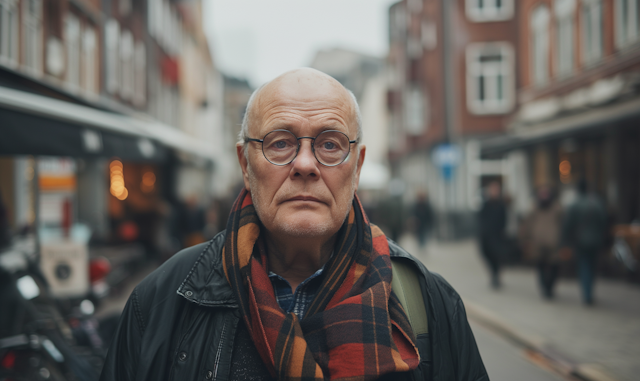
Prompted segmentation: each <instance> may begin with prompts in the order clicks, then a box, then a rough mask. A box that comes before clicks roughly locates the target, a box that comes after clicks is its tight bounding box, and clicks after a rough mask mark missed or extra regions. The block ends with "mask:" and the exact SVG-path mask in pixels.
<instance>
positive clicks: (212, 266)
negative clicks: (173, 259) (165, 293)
mask: <svg viewBox="0 0 640 381" xmlns="http://www.w3.org/2000/svg"><path fill="white" fill-rule="evenodd" d="M226 236H227V233H226V231H222V232H220V233H218V235H216V236H215V237H214V238H213V239H212V240H211V241H209V243H208V244H207V245H206V246H205V248H204V250H203V251H202V253H200V255H199V256H198V259H196V262H195V263H194V264H193V267H192V268H191V270H190V271H189V274H188V275H187V277H186V278H185V279H184V280H183V281H182V283H181V284H180V286H179V287H178V290H177V291H176V292H177V293H178V295H181V296H182V297H183V298H185V299H187V300H188V301H190V302H192V303H196V304H198V305H201V306H207V307H230V308H237V307H238V302H237V301H236V297H235V294H234V292H233V289H231V285H229V282H228V281H227V277H226V276H225V275H224V268H223V265H222V248H223V247H224V243H225V239H226ZM388 243H389V254H390V255H391V257H392V258H402V259H403V260H408V261H410V262H412V263H413V264H414V266H416V267H418V268H419V269H420V270H421V272H422V273H423V274H426V273H427V272H428V271H427V269H426V268H425V267H424V265H423V264H422V263H421V262H419V261H417V260H416V259H415V258H414V257H413V256H412V255H410V254H409V253H407V252H406V251H405V250H404V249H403V248H401V247H400V246H399V245H398V244H397V243H395V242H394V241H392V240H390V239H389V240H388Z"/></svg>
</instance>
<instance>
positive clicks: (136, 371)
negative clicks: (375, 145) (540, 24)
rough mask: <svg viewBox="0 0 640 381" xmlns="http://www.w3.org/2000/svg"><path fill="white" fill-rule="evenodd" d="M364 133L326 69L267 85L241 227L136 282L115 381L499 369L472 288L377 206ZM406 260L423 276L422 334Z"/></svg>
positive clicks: (246, 131) (443, 374) (113, 361)
mask: <svg viewBox="0 0 640 381" xmlns="http://www.w3.org/2000/svg"><path fill="white" fill-rule="evenodd" d="M361 139H362V131H361V126H360V117H359V110H358V105H357V103H356V101H355V98H354V97H353V95H352V94H351V93H350V92H349V91H347V90H346V89H345V88H344V87H343V86H342V85H341V84H340V83H338V82H337V81H336V80H334V79H333V78H331V77H329V76H327V75H325V74H323V73H320V72H318V71H316V70H312V69H299V70H294V71H292V72H288V73H285V74H283V75H282V76H280V77H278V78H276V79H274V80H273V81H271V82H269V83H268V84H266V85H264V86H262V87H261V88H260V89H258V90H257V91H256V92H255V93H254V94H253V96H252V97H251V99H250V101H249V105H248V106H247V113H246V116H245V120H244V123H243V126H242V133H241V141H240V142H239V143H238V145H237V153H238V159H239V161H240V165H241V167H242V174H243V179H244V185H245V189H243V190H242V192H241V193H240V195H239V196H238V198H237V200H236V202H235V204H234V206H233V209H232V211H231V214H230V216H229V220H228V223H227V230H226V232H222V233H220V234H218V235H217V236H216V237H215V238H213V240H211V242H209V243H206V244H201V245H198V246H194V247H191V248H188V249H185V250H183V251H181V252H180V253H178V254H176V255H175V256H174V257H172V258H171V259H170V260H168V261H167V262H166V263H165V264H164V265H162V266H161V267H160V268H159V269H158V270H156V271H155V272H154V273H152V274H151V275H149V276H148V277H147V278H146V279H145V280H144V281H142V282H141V283H140V284H139V285H138V286H137V287H136V289H135V290H134V291H133V293H132V294H131V297H130V298H129V302H128V303H127V306H126V307H125V310H124V312H123V315H122V320H121V322H120V325H119V327H118V329H117V332H116V334H115V337H114V340H113V343H112V345H111V349H110V350H109V354H108V356H107V359H106V363H105V367H104V370H103V372H102V377H101V379H102V380H105V381H106V380H140V381H142V380H154V381H156V380H211V379H213V380H275V379H278V380H280V379H281V380H329V379H330V380H376V379H385V380H487V379H488V377H487V375H486V371H485V369H484V366H483V364H482V360H481V359H480V355H479V353H478V349H477V347H476V343H475V340H474V338H473V334H472V333H471V330H470V328H469V324H468V322H467V319H466V315H465V311H464V307H463V304H462V301H461V300H460V298H459V296H458V295H457V294H456V292H455V291H454V290H453V289H452V288H451V286H449V285H448V284H447V283H446V282H445V281H444V280H443V279H442V278H440V277H439V276H437V275H435V274H431V273H429V272H428V271H427V269H426V268H425V267H424V266H423V265H422V264H421V263H419V262H418V261H416V260H415V259H414V258H413V257H412V256H411V255H409V254H408V253H406V252H405V251H404V250H402V249H401V248H400V247H398V246H397V245H396V244H395V243H393V241H388V240H387V239H386V237H385V236H384V234H383V233H382V232H381V231H380V229H378V228H377V227H376V226H374V225H371V224H370V223H369V221H368V219H367V217H366V215H365V214H364V212H363V210H362V205H361V204H360V202H359V200H358V198H357V197H356V196H355V192H356V190H357V188H358V178H359V175H360V169H361V168H362V163H363V161H364V157H365V147H364V146H363V145H362V144H361ZM391 257H393V258H397V259H399V260H402V261H405V263H406V264H407V265H408V266H409V267H410V268H412V269H413V271H415V272H416V273H417V274H419V276H418V278H419V284H420V287H419V288H420V290H419V291H416V292H418V293H419V295H421V296H419V297H421V298H422V299H423V300H424V302H425V303H424V304H425V306H426V316H424V318H425V319H426V322H428V323H427V324H428V330H427V331H426V332H421V333H420V334H418V335H417V336H416V335H415V334H414V331H413V329H412V325H411V324H410V322H409V317H408V315H407V313H405V310H404V308H403V307H402V304H401V302H400V301H399V299H398V297H397V296H396V293H395V292H393V291H392V290H391V282H392V266H391ZM394 260H395V259H394ZM416 288H417V287H416ZM421 301H422V300H421ZM424 310H425V309H423V311H424ZM414 325H415V323H414Z"/></svg>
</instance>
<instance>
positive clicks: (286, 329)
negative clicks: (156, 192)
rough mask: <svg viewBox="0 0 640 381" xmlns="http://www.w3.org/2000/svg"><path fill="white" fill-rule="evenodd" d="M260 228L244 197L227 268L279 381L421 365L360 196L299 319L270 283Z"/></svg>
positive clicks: (372, 375)
mask: <svg viewBox="0 0 640 381" xmlns="http://www.w3.org/2000/svg"><path fill="white" fill-rule="evenodd" d="M260 229H261V224H260V221H259V219H258V215H257V214H256V211H255V209H254V207H253V203H252V201H251V195H250V194H249V193H248V192H247V191H246V190H243V191H242V192H240V195H239V196H238V198H237V200H236V202H235V204H234V206H233V210H232V211H231V214H230V216H229V221H228V223H227V238H226V242H225V246H224V251H223V264H224V270H225V275H226V277H227V280H228V281H229V283H230V284H231V286H232V288H233V290H234V292H235V295H236V298H237V300H238V304H239V308H240V312H241V313H242V316H243V319H244V322H245V323H246V326H247V329H248V330H249V333H250V335H251V337H252V339H253V342H254V344H255V346H256V348H257V350H258V352H259V353H260V357H261V358H262V360H263V362H264V363H265V365H266V366H267V368H268V369H269V371H270V372H271V375H272V376H273V377H276V378H277V379H279V380H354V381H355V380H374V379H377V378H378V377H380V376H381V375H383V374H387V373H392V372H405V371H409V370H412V369H415V368H416V367H417V366H418V363H419V361H420V358H419V354H418V350H417V348H416V343H415V338H414V334H413V331H412V330H411V325H410V324H409V319H408V318H407V315H406V314H405V312H404V310H403V309H402V305H401V304H400V301H399V300H398V298H397V296H396V295H395V294H394V293H393V292H392V291H391V260H390V257H389V246H388V244H387V240H386V237H385V236H384V234H383V233H382V231H381V230H380V229H379V228H378V227H377V226H375V225H370V224H369V222H368V220H367V218H366V216H365V214H364V212H363V209H362V205H361V204H360V201H359V199H358V198H357V196H356V197H355V198H354V201H353V205H352V207H351V211H350V212H349V215H348V217H347V219H346V221H345V223H344V225H343V226H342V228H341V229H340V231H339V233H338V238H337V241H336V246H335V254H334V255H333V257H332V258H331V259H330V260H329V262H328V263H327V265H326V267H325V270H324V271H325V274H324V278H323V280H322V285H321V286H320V289H319V290H318V292H317V294H316V296H315V298H314V299H313V301H312V302H311V304H310V305H309V307H308V310H307V312H306V314H305V316H304V318H303V319H302V321H301V320H299V319H298V316H297V315H296V314H294V313H288V314H287V313H285V312H284V311H283V310H282V309H281V308H280V307H279V305H278V302H277V301H276V298H275V294H274V290H273V286H272V285H271V282H270V281H269V277H268V275H267V274H268V269H267V256H266V250H265V246H264V243H263V240H262V239H261V238H260Z"/></svg>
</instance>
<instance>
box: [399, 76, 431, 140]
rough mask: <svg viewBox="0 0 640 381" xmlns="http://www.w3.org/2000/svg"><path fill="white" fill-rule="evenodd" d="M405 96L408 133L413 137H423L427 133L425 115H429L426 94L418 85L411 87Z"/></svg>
mask: <svg viewBox="0 0 640 381" xmlns="http://www.w3.org/2000/svg"><path fill="white" fill-rule="evenodd" d="M404 96H405V102H404V105H405V110H404V117H405V126H406V131H407V133H409V134H411V135H414V136H416V135H421V134H422V133H423V132H424V131H425V120H427V119H426V118H425V116H426V115H425V114H427V103H426V100H425V96H424V92H423V91H422V89H421V88H420V86H418V85H415V84H414V85H410V86H409V87H408V89H407V91H406V92H405V94H404Z"/></svg>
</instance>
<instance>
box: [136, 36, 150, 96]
mask: <svg viewBox="0 0 640 381" xmlns="http://www.w3.org/2000/svg"><path fill="white" fill-rule="evenodd" d="M133 61H134V81H135V83H134V95H133V103H134V104H135V105H136V106H139V107H142V106H144V105H145V103H146V98H147V87H146V86H147V81H146V79H147V77H146V75H147V50H146V47H145V44H144V42H143V41H136V42H135V44H134V50H133Z"/></svg>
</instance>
